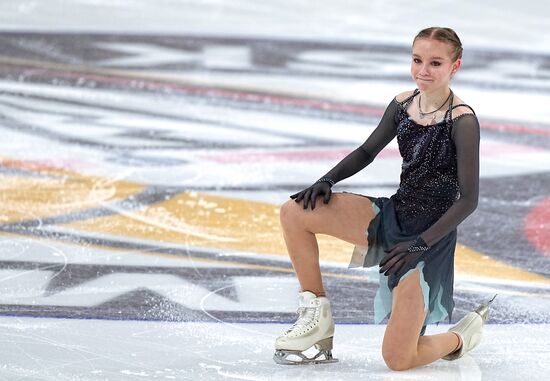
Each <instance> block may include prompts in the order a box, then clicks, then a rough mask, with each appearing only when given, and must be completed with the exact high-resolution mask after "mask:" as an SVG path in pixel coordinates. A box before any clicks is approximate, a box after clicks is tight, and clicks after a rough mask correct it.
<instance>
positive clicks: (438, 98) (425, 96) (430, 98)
mask: <svg viewBox="0 0 550 381" xmlns="http://www.w3.org/2000/svg"><path fill="white" fill-rule="evenodd" d="M450 93H451V89H450V88H449V87H448V86H445V87H442V88H440V89H436V90H432V91H430V92H427V91H420V96H421V99H420V102H421V104H420V107H421V108H422V110H423V111H424V112H429V111H433V110H435V109H437V108H438V107H439V106H441V104H442V103H443V102H445V99H447V98H448V97H449V94H450Z"/></svg>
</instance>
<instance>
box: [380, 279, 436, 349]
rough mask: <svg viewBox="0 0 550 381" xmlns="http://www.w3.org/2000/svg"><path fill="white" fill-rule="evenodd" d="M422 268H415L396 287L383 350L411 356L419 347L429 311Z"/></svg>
mask: <svg viewBox="0 0 550 381" xmlns="http://www.w3.org/2000/svg"><path fill="white" fill-rule="evenodd" d="M420 271H422V269H418V270H415V271H413V272H411V273H410V274H409V275H407V277H405V278H403V279H401V280H400V281H399V284H398V285H397V286H396V287H395V288H394V289H393V292H392V312H391V314H390V318H389V320H388V325H387V327H386V332H385V333H384V341H383V343H382V353H383V354H387V355H393V356H396V355H399V354H401V355H403V357H407V356H410V355H411V354H415V353H416V351H417V347H418V339H419V336H420V331H421V330H422V326H423V325H424V320H425V318H426V313H427V311H425V310H424V296H423V294H422V289H421V287H420Z"/></svg>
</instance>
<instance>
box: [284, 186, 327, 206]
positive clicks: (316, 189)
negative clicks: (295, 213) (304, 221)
mask: <svg viewBox="0 0 550 381" xmlns="http://www.w3.org/2000/svg"><path fill="white" fill-rule="evenodd" d="M331 188H332V186H331V185H330V183H329V182H327V181H323V182H320V183H315V184H313V185H312V186H310V187H309V188H306V189H304V190H303V191H301V192H298V193H295V194H293V195H292V196H290V198H292V199H294V201H296V202H300V201H302V199H303V200H304V209H307V207H308V205H310V204H311V210H313V209H315V200H316V199H317V197H318V196H322V195H324V196H325V197H324V202H325V204H328V202H329V200H330V196H331V195H332V189H331Z"/></svg>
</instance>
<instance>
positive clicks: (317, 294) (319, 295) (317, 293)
mask: <svg viewBox="0 0 550 381" xmlns="http://www.w3.org/2000/svg"><path fill="white" fill-rule="evenodd" d="M304 291H309V292H311V293H312V294H315V296H316V297H318V298H320V297H323V296H324V297H325V298H326V296H327V294H326V292H325V291H311V290H302V292H304Z"/></svg>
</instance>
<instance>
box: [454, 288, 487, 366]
mask: <svg viewBox="0 0 550 381" xmlns="http://www.w3.org/2000/svg"><path fill="white" fill-rule="evenodd" d="M495 298H496V295H495V296H493V299H491V300H490V301H489V303H487V304H482V305H481V306H479V307H478V308H476V310H475V311H472V312H470V313H468V314H467V315H466V316H464V317H463V318H462V319H460V321H459V322H458V323H457V324H456V325H455V326H453V327H451V328H450V329H449V332H455V333H457V334H458V335H459V336H460V339H461V340H462V346H461V347H460V349H457V350H456V351H454V352H452V353H449V354H448V355H447V356H445V357H443V359H444V360H449V361H453V360H457V359H459V358H461V357H462V356H464V355H465V354H466V353H467V352H470V351H471V350H472V349H474V348H475V347H477V345H478V344H479V342H480V341H481V329H482V328H483V325H484V324H485V322H486V321H487V319H488V318H489V304H491V303H492V302H493V300H495Z"/></svg>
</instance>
